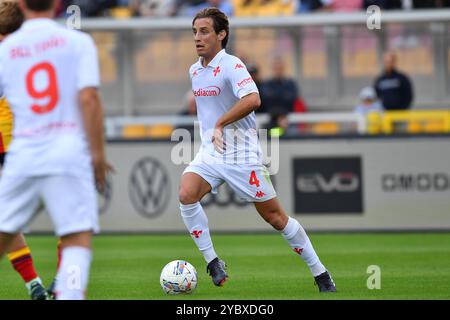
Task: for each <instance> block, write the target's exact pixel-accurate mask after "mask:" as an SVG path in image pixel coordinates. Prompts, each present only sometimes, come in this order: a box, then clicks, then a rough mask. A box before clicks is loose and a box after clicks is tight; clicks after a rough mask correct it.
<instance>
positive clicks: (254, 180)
mask: <svg viewBox="0 0 450 320" xmlns="http://www.w3.org/2000/svg"><path fill="white" fill-rule="evenodd" d="M249 183H250V185H256V187H257V188H259V180H258V178H257V177H256V173H255V171H252V173H250V181H249Z"/></svg>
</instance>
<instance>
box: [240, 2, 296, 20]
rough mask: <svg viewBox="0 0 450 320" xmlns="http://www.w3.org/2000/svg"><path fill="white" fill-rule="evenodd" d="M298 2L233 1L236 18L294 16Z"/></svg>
mask: <svg viewBox="0 0 450 320" xmlns="http://www.w3.org/2000/svg"><path fill="white" fill-rule="evenodd" d="M297 1H298V0H233V5H234V8H235V15H236V16H241V17H242V16H247V17H248V16H280V15H293V14H294V13H295V9H296V5H297Z"/></svg>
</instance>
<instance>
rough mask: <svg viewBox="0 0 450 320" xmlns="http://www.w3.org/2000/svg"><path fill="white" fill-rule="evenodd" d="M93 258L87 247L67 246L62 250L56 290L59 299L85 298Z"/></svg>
mask: <svg viewBox="0 0 450 320" xmlns="http://www.w3.org/2000/svg"><path fill="white" fill-rule="evenodd" d="M91 259H92V254H91V250H90V249H88V248H85V247H67V248H64V249H63V250H62V253H61V266H60V268H59V271H58V275H57V279H58V281H57V282H56V290H55V291H56V298H57V300H84V299H85V292H86V288H87V284H88V280H89V269H90V266H91Z"/></svg>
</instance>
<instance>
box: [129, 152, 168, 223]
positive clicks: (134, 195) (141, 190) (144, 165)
mask: <svg viewBox="0 0 450 320" xmlns="http://www.w3.org/2000/svg"><path fill="white" fill-rule="evenodd" d="M128 191H129V195H130V200H131V203H132V204H133V207H134V208H135V209H136V211H137V212H138V213H139V214H141V215H143V216H144V217H147V218H154V217H157V216H158V215H160V214H161V213H163V211H164V210H165V209H166V207H167V205H168V203H169V199H170V180H169V175H168V174H167V171H166V169H165V168H164V167H163V166H162V165H161V163H160V162H159V161H158V160H156V159H154V158H149V157H147V158H142V159H141V160H139V161H138V162H137V163H136V164H135V165H134V166H133V168H132V169H131V175H130V181H129V188H128Z"/></svg>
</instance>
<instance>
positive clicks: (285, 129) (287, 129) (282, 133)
mask: <svg viewBox="0 0 450 320" xmlns="http://www.w3.org/2000/svg"><path fill="white" fill-rule="evenodd" d="M266 129H267V130H268V134H269V136H271V137H285V138H287V137H295V136H298V134H299V131H298V130H297V127H296V126H295V125H291V124H289V120H288V114H287V113H286V112H284V110H274V111H273V112H272V113H271V115H270V121H269V123H268V124H267V126H266Z"/></svg>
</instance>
